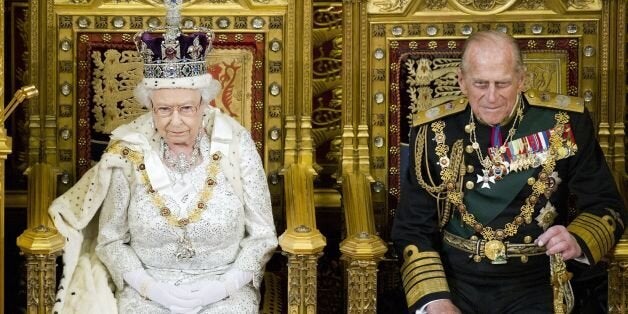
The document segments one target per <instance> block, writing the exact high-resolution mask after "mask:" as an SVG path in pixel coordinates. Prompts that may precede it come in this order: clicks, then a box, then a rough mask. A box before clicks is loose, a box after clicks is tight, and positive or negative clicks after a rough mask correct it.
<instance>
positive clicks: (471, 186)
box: [464, 181, 475, 190]
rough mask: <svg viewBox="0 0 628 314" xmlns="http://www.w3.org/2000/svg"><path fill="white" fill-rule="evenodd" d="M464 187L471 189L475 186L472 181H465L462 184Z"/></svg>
mask: <svg viewBox="0 0 628 314" xmlns="http://www.w3.org/2000/svg"><path fill="white" fill-rule="evenodd" d="M464 187H466V188H467V190H471V189H473V188H474V187H475V183H473V181H467V183H465V184H464Z"/></svg>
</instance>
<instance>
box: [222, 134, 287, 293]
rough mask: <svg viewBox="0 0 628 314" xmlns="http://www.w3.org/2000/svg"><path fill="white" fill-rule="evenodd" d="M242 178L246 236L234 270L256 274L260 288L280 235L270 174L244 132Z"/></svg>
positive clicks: (256, 284) (241, 146)
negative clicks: (269, 186)
mask: <svg viewBox="0 0 628 314" xmlns="http://www.w3.org/2000/svg"><path fill="white" fill-rule="evenodd" d="M240 176H241V181H242V188H243V191H244V195H243V196H244V197H243V199H244V216H245V217H244V222H245V232H246V234H245V237H244V239H242V241H241V242H240V252H239V254H238V256H237V258H236V261H235V263H234V265H233V267H235V268H236V269H239V270H242V271H250V272H253V273H254V274H255V276H254V278H253V285H254V286H255V287H256V288H259V286H260V282H261V279H262V277H263V272H264V266H265V264H266V262H268V260H269V259H270V257H271V255H272V253H273V251H274V250H275V248H276V247H277V236H276V234H275V225H274V222H273V212H272V206H271V201H270V191H269V189H268V182H267V181H266V174H265V172H264V168H263V166H262V160H261V158H260V156H259V153H258V152H257V150H256V148H255V143H254V142H253V140H252V139H251V135H250V134H249V133H248V132H243V133H242V135H241V139H240Z"/></svg>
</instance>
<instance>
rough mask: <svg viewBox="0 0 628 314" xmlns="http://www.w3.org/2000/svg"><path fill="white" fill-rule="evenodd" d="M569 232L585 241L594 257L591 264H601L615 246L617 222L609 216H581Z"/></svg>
mask: <svg viewBox="0 0 628 314" xmlns="http://www.w3.org/2000/svg"><path fill="white" fill-rule="evenodd" d="M567 230H569V232H571V233H573V234H575V235H577V236H578V237H580V239H582V241H584V243H585V245H586V246H587V248H588V249H589V252H591V257H593V260H592V261H590V262H591V264H595V263H597V262H599V261H600V259H601V258H602V257H604V255H606V254H607V253H608V252H609V251H610V250H611V249H612V248H613V246H614V245H615V235H614V232H615V220H614V219H613V217H611V216H609V215H605V216H603V217H599V216H596V215H593V214H589V213H583V214H580V215H579V216H578V217H576V219H574V221H572V222H571V223H570V224H569V226H567Z"/></svg>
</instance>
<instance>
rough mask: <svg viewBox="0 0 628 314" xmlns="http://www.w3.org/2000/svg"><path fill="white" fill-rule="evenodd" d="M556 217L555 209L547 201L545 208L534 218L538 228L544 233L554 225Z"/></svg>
mask: <svg viewBox="0 0 628 314" xmlns="http://www.w3.org/2000/svg"><path fill="white" fill-rule="evenodd" d="M557 216H558V213H557V212H556V207H554V205H552V203H551V202H550V201H547V204H545V207H543V208H541V210H540V211H539V215H538V216H536V221H537V222H538V225H539V227H541V229H543V231H545V230H547V228H549V227H550V226H551V225H553V224H554V220H555V219H556V217H557Z"/></svg>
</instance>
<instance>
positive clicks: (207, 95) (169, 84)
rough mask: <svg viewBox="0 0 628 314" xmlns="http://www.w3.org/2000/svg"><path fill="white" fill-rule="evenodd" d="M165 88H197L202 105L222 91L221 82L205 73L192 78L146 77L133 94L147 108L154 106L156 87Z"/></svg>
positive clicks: (207, 103)
mask: <svg viewBox="0 0 628 314" xmlns="http://www.w3.org/2000/svg"><path fill="white" fill-rule="evenodd" d="M164 88H185V89H195V90H198V91H200V92H201V105H208V106H209V102H210V101H212V100H213V99H214V98H216V96H217V95H218V93H219V92H220V89H221V86H220V83H219V82H218V81H216V80H214V78H213V77H212V76H211V74H203V75H201V76H196V77H192V78H175V79H146V78H144V79H143V80H142V81H141V82H140V84H138V85H137V86H136V87H135V90H134V91H133V95H134V96H135V99H136V100H137V101H138V102H139V103H140V105H142V106H144V107H146V108H147V109H151V108H152V102H151V100H150V97H151V93H152V92H153V91H154V90H156V89H164Z"/></svg>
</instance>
